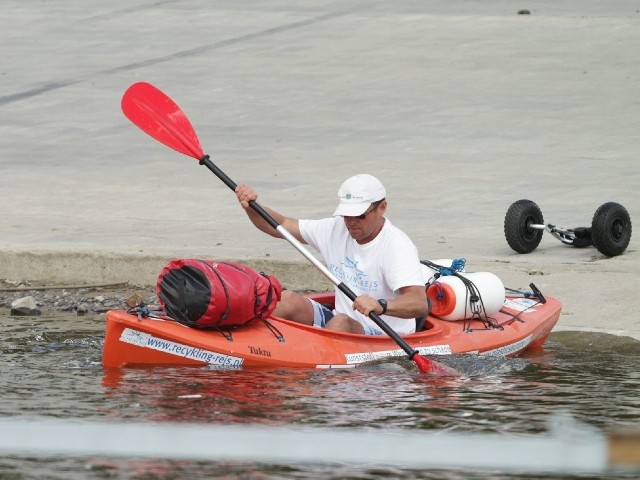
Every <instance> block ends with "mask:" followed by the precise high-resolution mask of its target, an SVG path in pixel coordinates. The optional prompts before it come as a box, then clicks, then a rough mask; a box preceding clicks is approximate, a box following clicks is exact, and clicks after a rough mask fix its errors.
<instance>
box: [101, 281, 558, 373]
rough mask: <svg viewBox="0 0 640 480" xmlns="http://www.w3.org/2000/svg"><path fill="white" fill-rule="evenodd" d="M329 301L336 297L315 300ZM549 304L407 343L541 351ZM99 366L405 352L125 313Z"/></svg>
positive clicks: (302, 360)
mask: <svg viewBox="0 0 640 480" xmlns="http://www.w3.org/2000/svg"><path fill="white" fill-rule="evenodd" d="M310 296H311V297H313V298H315V299H316V300H318V301H321V302H323V303H331V302H332V300H333V294H332V293H326V294H313V295H310ZM546 300H547V301H546V303H544V304H541V303H536V302H537V301H536V300H532V299H528V298H522V297H507V301H506V302H505V304H504V305H503V308H502V309H501V310H500V312H498V313H497V314H495V315H492V316H491V318H490V319H491V324H492V325H487V323H486V322H482V321H480V320H472V321H469V320H466V321H445V320H440V319H438V318H435V317H431V316H430V317H428V318H427V321H426V327H427V328H426V330H423V331H421V332H416V333H414V334H411V335H405V336H404V337H403V338H404V339H405V340H406V341H407V343H409V345H411V346H412V347H413V348H415V349H416V350H418V351H419V352H420V354H423V355H448V354H460V353H477V354H485V355H499V356H515V355H518V354H519V353H521V352H522V351H523V350H525V349H527V348H539V347H541V346H542V345H543V344H544V342H545V340H546V339H547V336H548V335H549V333H550V332H551V330H552V329H553V327H554V326H555V324H556V323H557V321H558V319H559V317H560V312H561V309H562V306H561V304H560V303H559V302H558V301H557V300H556V299H555V298H552V297H547V299H546ZM106 321H107V327H106V333H105V342H104V351H103V359H102V364H103V366H104V367H107V368H122V367H127V366H132V367H140V366H174V365H184V366H204V365H210V366H212V367H217V368H251V367H298V368H299V367H302V368H345V367H351V366H355V365H357V364H359V363H363V362H367V361H372V360H377V359H381V358H385V357H392V356H405V355H406V353H405V352H404V351H403V350H402V349H400V347H399V346H398V345H397V344H396V343H395V342H394V341H393V340H392V339H391V338H389V337H387V336H386V335H380V336H371V335H355V334H350V333H342V332H334V331H331V330H326V329H320V328H316V327H310V326H306V325H301V324H299V323H295V322H291V321H288V320H285V319H281V318H276V317H271V318H269V319H268V320H266V321H255V322H252V323H251V324H249V325H246V326H243V327H241V328H238V329H235V330H231V331H212V330H198V329H194V328H190V327H187V326H184V325H182V324H180V323H177V322H175V321H172V320H167V319H158V318H141V319H139V318H138V317H137V316H136V315H132V314H129V313H127V312H126V311H123V310H111V311H109V312H107V315H106Z"/></svg>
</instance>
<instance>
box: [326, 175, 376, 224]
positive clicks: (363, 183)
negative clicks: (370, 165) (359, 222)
mask: <svg viewBox="0 0 640 480" xmlns="http://www.w3.org/2000/svg"><path fill="white" fill-rule="evenodd" d="M386 196H387V190H386V189H385V188H384V185H382V182H381V181H380V180H378V179H377V178H376V177H374V176H373V175H369V174H367V173H360V174H358V175H354V176H353V177H351V178H348V179H347V180H345V182H344V183H343V184H342V185H341V186H340V189H339V190H338V198H339V199H340V204H339V205H338V208H336V211H335V212H333V216H334V217H337V216H338V215H340V216H343V217H357V216H358V215H362V214H363V213H364V212H366V211H367V209H368V208H369V206H371V204H372V203H374V202H377V201H380V200H382V199H383V198H385V197H386Z"/></svg>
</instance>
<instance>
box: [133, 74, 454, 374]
mask: <svg viewBox="0 0 640 480" xmlns="http://www.w3.org/2000/svg"><path fill="white" fill-rule="evenodd" d="M122 111H123V112H124V114H125V115H126V117H127V118H128V119H129V120H131V121H132V122H133V123H134V124H135V125H137V126H138V127H140V129H142V130H143V131H144V132H146V133H147V134H149V135H150V136H152V137H153V138H155V139H156V140H158V141H159V142H162V143H164V144H165V145H166V146H168V147H170V148H173V149H174V150H177V151H178V152H180V153H183V154H185V155H188V156H190V157H193V158H195V159H196V160H198V161H199V162H200V164H201V165H205V166H206V167H207V168H208V169H209V170H211V171H212V172H213V173H214V174H215V175H216V176H217V177H218V178H219V179H220V180H222V181H223V182H224V183H225V184H226V185H227V186H228V187H229V188H230V189H231V190H233V191H235V189H236V186H237V185H236V183H235V182H234V181H233V180H231V179H230V178H229V177H228V176H227V175H226V174H225V173H224V172H223V171H222V170H220V169H219V168H218V167H217V166H216V165H215V164H214V163H213V162H212V161H211V159H210V158H209V155H205V154H204V152H203V151H202V147H201V146H200V142H199V140H198V136H197V135H196V132H195V130H194V129H193V126H192V125H191V122H189V119H188V118H187V116H186V115H185V114H184V112H183V111H182V110H181V109H180V107H178V105H176V103H175V102H174V101H173V100H171V99H170V98H169V97H168V96H167V95H165V94H164V93H163V92H161V91H160V90H158V89H157V88H156V87H154V86H153V85H150V84H149V83H145V82H139V83H134V84H133V85H131V86H130V87H129V88H128V89H127V91H126V92H125V93H124V95H123V96H122ZM249 205H250V206H251V208H252V209H253V210H255V211H256V212H257V213H258V214H259V215H260V216H261V217H262V218H263V219H264V220H265V221H266V222H267V223H269V225H271V226H272V227H273V228H274V229H276V230H277V231H278V232H279V233H280V234H281V235H282V236H283V237H284V238H285V239H286V240H287V241H288V242H289V243H290V244H291V245H293V246H294V247H295V248H296V249H297V250H298V251H299V252H300V253H301V254H302V255H304V256H305V258H306V259H307V260H309V261H310V262H311V263H312V264H313V265H314V266H315V267H316V268H317V269H318V270H320V271H321V272H322V273H323V274H324V275H325V276H326V277H327V278H328V279H329V280H331V282H332V283H333V284H334V285H335V286H336V287H338V289H339V290H340V291H341V292H342V293H344V294H345V295H346V296H347V297H349V299H351V301H354V300H355V299H356V295H355V293H353V292H352V291H351V289H350V288H349V287H348V286H347V285H345V284H344V283H343V282H341V281H340V279H339V278H337V277H336V276H335V275H333V274H332V273H331V272H330V271H329V270H328V269H327V268H326V267H325V266H324V265H323V264H322V263H321V262H320V261H319V260H318V259H316V258H315V257H314V256H313V255H312V254H311V253H310V252H309V251H308V250H307V249H306V248H305V247H304V245H303V244H302V243H300V242H299V241H298V239H297V238H295V237H294V236H293V235H292V234H291V233H289V231H288V230H287V229H286V228H284V227H283V226H282V225H280V224H279V223H278V222H277V221H276V220H275V219H274V218H273V217H272V216H271V215H270V214H269V213H267V211H266V210H264V209H263V208H262V207H261V206H260V205H259V204H258V203H257V202H255V201H252V202H250V203H249ZM369 317H370V318H371V320H373V321H374V322H375V323H376V325H378V326H379V327H380V328H381V329H382V331H384V333H386V334H387V335H388V336H389V337H391V339H393V340H394V341H395V342H396V343H397V344H398V346H399V347H400V348H402V350H404V351H405V352H406V354H407V355H408V356H409V358H410V359H412V360H413V361H414V362H415V363H416V365H417V366H418V368H419V369H420V372H422V373H428V374H433V375H459V373H458V372H457V371H456V370H454V369H452V368H450V367H447V366H446V365H443V364H441V363H439V362H436V361H434V360H431V359H428V358H425V357H423V356H422V355H420V354H419V353H418V351H417V350H415V349H413V348H412V347H411V346H409V344H407V342H405V341H404V339H403V338H402V337H400V336H399V335H398V334H397V333H396V332H395V331H394V330H393V329H392V328H391V327H389V325H387V323H386V322H385V321H384V320H382V318H380V316H379V315H378V314H376V313H375V312H371V314H370V315H369Z"/></svg>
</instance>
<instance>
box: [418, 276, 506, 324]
mask: <svg viewBox="0 0 640 480" xmlns="http://www.w3.org/2000/svg"><path fill="white" fill-rule="evenodd" d="M460 275H461V276H463V277H465V278H466V279H468V280H470V281H471V282H473V284H474V285H475V287H476V290H477V291H478V292H479V294H480V298H481V301H480V299H479V300H478V301H477V302H473V301H471V295H472V293H471V292H469V291H468V290H467V287H466V285H465V284H464V283H463V281H462V280H461V279H460V278H458V277H456V276H455V275H450V276H441V277H440V278H438V279H437V280H436V281H435V282H434V283H433V284H431V286H430V287H429V288H428V289H427V297H429V298H430V299H431V315H433V316H435V317H438V318H441V319H443V320H465V319H467V318H472V316H473V312H474V311H476V312H480V315H481V317H482V318H486V316H491V315H494V314H495V313H497V312H498V311H499V310H500V308H502V305H503V304H504V301H505V291H504V285H503V283H502V281H501V280H500V279H499V278H498V277H497V276H496V275H494V274H493V273H489V272H473V273H464V272H461V273H460ZM483 306H484V309H483V308H482V307H483Z"/></svg>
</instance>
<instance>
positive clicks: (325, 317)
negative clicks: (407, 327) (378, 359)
mask: <svg viewBox="0 0 640 480" xmlns="http://www.w3.org/2000/svg"><path fill="white" fill-rule="evenodd" d="M309 300H310V301H311V305H313V326H314V327H318V328H326V327H327V322H328V321H329V320H331V319H332V318H333V316H334V315H335V314H334V312H333V311H332V310H329V309H328V308H327V307H325V306H324V305H322V304H320V303H318V302H316V301H315V300H311V299H309ZM362 328H364V334H365V335H384V332H383V331H382V330H378V329H377V328H375V327H372V326H371V325H367V324H365V325H362Z"/></svg>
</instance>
